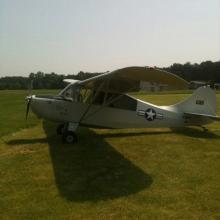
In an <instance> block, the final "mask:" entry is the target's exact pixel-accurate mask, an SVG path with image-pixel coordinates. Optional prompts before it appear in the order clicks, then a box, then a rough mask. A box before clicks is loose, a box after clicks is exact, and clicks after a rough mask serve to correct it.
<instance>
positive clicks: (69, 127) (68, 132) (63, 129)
mask: <svg viewBox="0 0 220 220" xmlns="http://www.w3.org/2000/svg"><path fill="white" fill-rule="evenodd" d="M77 127H78V124H76V123H65V124H60V125H58V126H57V134H58V135H62V141H63V143H66V144H74V143H76V142H77V141H78V138H77V135H76V133H75V131H76V129H77Z"/></svg>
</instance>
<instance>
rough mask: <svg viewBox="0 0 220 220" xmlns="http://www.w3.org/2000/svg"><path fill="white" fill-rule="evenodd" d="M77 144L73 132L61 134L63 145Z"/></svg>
mask: <svg viewBox="0 0 220 220" xmlns="http://www.w3.org/2000/svg"><path fill="white" fill-rule="evenodd" d="M76 142H77V136H76V134H75V133H74V132H72V131H68V132H65V133H64V134H63V143H66V144H73V143H76Z"/></svg>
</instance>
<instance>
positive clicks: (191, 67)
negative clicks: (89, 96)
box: [0, 61, 220, 90]
mask: <svg viewBox="0 0 220 220" xmlns="http://www.w3.org/2000/svg"><path fill="white" fill-rule="evenodd" d="M161 69H163V70H166V71H168V72H171V73H174V74H176V75H178V76H180V77H182V78H184V79H185V80H187V81H205V82H208V81H212V82H216V83H220V61H218V62H212V61H205V62H202V63H200V64H197V63H194V64H191V63H190V62H187V63H185V64H179V63H174V64H173V65H171V66H169V67H164V68H161ZM98 74H101V73H90V72H83V71H80V72H79V73H78V74H76V75H74V74H72V75H60V74H57V73H54V72H52V73H44V72H41V71H39V72H37V73H30V74H29V77H22V76H10V77H2V78H0V90H4V89H28V88H29V86H30V83H32V86H33V89H61V88H63V87H64V86H65V85H66V84H65V83H64V82H63V80H64V79H66V78H68V79H76V80H84V79H87V78H89V77H92V76H95V75H98Z"/></svg>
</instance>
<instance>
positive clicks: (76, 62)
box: [0, 0, 220, 77]
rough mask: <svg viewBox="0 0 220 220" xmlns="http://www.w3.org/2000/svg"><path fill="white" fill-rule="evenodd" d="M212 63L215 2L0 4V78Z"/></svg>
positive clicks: (218, 11)
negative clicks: (188, 63) (174, 64)
mask: <svg viewBox="0 0 220 220" xmlns="http://www.w3.org/2000/svg"><path fill="white" fill-rule="evenodd" d="M205 60H211V61H219V60H220V0H184V1H177V0H166V1H165V0H114V1H113V0H37V1H36V0H0V77H1V76H13V75H22V76H28V75H29V73H30V72H37V71H43V72H46V73H50V72H56V73H58V74H77V73H78V72H79V71H88V72H105V71H111V70H115V69H118V68H123V67H126V66H158V67H166V66H169V65H171V64H173V63H186V62H191V63H195V62H197V63H200V62H202V61H205Z"/></svg>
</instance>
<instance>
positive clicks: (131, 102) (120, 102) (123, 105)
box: [109, 94, 137, 111]
mask: <svg viewBox="0 0 220 220" xmlns="http://www.w3.org/2000/svg"><path fill="white" fill-rule="evenodd" d="M116 95H117V96H116ZM109 97H111V99H112V98H113V99H112V102H111V100H109V101H110V104H109V107H112V108H119V109H125V110H130V111H136V109H137V100H136V99H134V98H132V97H130V96H128V95H120V94H112V96H109Z"/></svg>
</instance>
